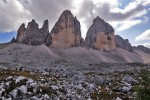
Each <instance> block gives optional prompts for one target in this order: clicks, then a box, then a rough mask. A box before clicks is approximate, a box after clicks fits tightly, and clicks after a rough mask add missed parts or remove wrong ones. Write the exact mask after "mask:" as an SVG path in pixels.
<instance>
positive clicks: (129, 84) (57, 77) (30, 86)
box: [0, 60, 150, 100]
mask: <svg viewBox="0 0 150 100" xmlns="http://www.w3.org/2000/svg"><path fill="white" fill-rule="evenodd" d="M73 66H74V67H73ZM141 69H146V70H149V69H150V65H146V64H145V65H144V64H139V63H132V64H108V63H100V64H88V65H85V66H81V65H79V64H76V63H72V62H67V61H63V60H59V61H57V63H56V64H53V66H52V67H47V68H43V67H39V68H37V67H32V68H30V67H29V66H28V67H9V68H8V66H5V65H3V66H0V99H1V100H6V99H7V100H22V99H24V100H102V99H103V100H134V99H135V97H136V89H135V87H136V86H138V85H140V84H139V81H138V78H139V76H138V74H139V71H140V70H141Z"/></svg>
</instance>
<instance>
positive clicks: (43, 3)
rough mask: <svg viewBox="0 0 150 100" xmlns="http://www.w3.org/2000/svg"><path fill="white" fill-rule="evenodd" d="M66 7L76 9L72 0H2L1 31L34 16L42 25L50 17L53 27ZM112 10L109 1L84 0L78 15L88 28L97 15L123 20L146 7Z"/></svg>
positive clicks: (109, 19) (0, 3)
mask: <svg viewBox="0 0 150 100" xmlns="http://www.w3.org/2000/svg"><path fill="white" fill-rule="evenodd" d="M14 1H19V2H20V4H21V6H23V7H24V9H23V10H26V13H25V12H21V11H18V9H19V8H16V7H15V5H13V4H14V3H12V2H14ZM9 4H12V5H9ZM65 9H69V10H73V9H75V8H74V4H73V1H72V0H1V1H0V31H12V30H17V28H18V27H19V25H20V24H21V23H23V22H28V21H31V20H32V18H34V19H35V20H36V21H37V22H38V23H39V24H40V26H41V25H42V24H43V21H44V20H45V19H48V20H49V24H50V29H51V28H52V27H53V25H54V24H55V22H56V21H57V19H58V17H59V16H60V14H61V13H62V11H63V10H65ZM110 10H111V4H109V3H102V4H99V6H96V5H95V4H94V3H93V1H92V0H84V1H83V2H82V4H81V7H80V9H79V11H78V13H76V16H77V18H78V19H79V20H81V19H84V24H85V25H86V28H88V27H89V26H90V25H91V24H92V20H93V18H94V17H96V16H100V17H101V18H103V19H105V20H106V21H122V20H126V19H128V18H131V17H133V16H135V15H136V14H137V13H139V12H141V11H143V10H145V8H144V6H143V5H142V4H138V5H137V6H136V7H135V8H134V9H131V10H129V11H127V12H124V13H122V12H117V13H114V12H111V11H110ZM93 11H95V12H93ZM27 12H29V13H30V14H28V13H27ZM26 24H27V23H26Z"/></svg>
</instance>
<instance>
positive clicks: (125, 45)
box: [115, 35, 133, 52]
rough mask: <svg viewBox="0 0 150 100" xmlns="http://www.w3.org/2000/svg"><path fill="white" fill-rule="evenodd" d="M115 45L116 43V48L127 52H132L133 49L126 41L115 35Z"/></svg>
mask: <svg viewBox="0 0 150 100" xmlns="http://www.w3.org/2000/svg"><path fill="white" fill-rule="evenodd" d="M115 43H116V47H119V48H121V49H124V50H127V51H129V52H133V48H132V46H131V44H130V43H129V40H128V39H123V38H122V37H121V36H119V35H115Z"/></svg>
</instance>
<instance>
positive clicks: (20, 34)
mask: <svg viewBox="0 0 150 100" xmlns="http://www.w3.org/2000/svg"><path fill="white" fill-rule="evenodd" d="M25 35H26V27H25V24H24V23H23V24H22V25H21V26H20V27H19V29H18V34H17V38H16V41H17V42H18V43H22V42H23V39H24V38H25Z"/></svg>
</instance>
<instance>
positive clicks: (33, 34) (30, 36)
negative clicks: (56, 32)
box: [17, 19, 49, 45]
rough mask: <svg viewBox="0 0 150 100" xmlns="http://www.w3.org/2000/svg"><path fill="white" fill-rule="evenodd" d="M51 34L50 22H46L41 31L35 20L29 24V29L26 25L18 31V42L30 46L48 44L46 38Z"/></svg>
mask: <svg viewBox="0 0 150 100" xmlns="http://www.w3.org/2000/svg"><path fill="white" fill-rule="evenodd" d="M48 34H49V29H48V20H45V21H44V24H43V26H42V28H41V29H39V26H38V24H37V23H36V22H35V20H34V19H33V20H32V21H31V22H29V23H28V26H27V28H25V24H22V25H21V26H20V27H19V29H18V34H17V42H18V43H25V44H29V45H41V44H43V43H45V42H46V38H47V36H48Z"/></svg>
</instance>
